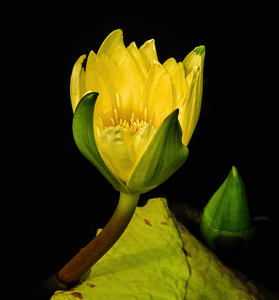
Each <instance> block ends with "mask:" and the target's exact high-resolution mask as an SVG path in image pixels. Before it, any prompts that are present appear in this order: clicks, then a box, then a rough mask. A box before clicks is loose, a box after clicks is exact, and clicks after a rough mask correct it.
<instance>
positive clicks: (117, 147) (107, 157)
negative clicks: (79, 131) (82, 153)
mask: <svg viewBox="0 0 279 300" xmlns="http://www.w3.org/2000/svg"><path fill="white" fill-rule="evenodd" d="M97 145H98V150H99V153H100V155H101V157H102V159H103V161H104V163H105V164H106V165H107V166H108V168H109V169H110V170H111V172H112V173H113V174H114V175H115V176H116V177H117V178H119V179H120V180H121V181H122V182H123V183H124V184H126V183H127V181H128V179H129V177H130V175H131V172H132V170H133V168H134V164H133V162H132V160H131V158H130V156H129V153H128V150H127V147H126V144H125V141H124V137H123V127H122V126H119V125H118V126H116V127H110V128H107V129H106V130H104V131H103V132H102V133H101V135H100V137H99V139H98V142H97Z"/></svg>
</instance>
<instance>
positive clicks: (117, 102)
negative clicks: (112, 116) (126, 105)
mask: <svg viewBox="0 0 279 300" xmlns="http://www.w3.org/2000/svg"><path fill="white" fill-rule="evenodd" d="M116 105H117V107H118V109H119V108H120V101H119V95H118V94H116Z"/></svg>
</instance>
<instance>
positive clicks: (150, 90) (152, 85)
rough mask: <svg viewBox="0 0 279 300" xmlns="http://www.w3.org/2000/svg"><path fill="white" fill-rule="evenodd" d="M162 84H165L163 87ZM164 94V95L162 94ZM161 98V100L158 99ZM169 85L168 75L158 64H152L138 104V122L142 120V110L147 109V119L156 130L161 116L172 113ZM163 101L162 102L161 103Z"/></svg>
mask: <svg viewBox="0 0 279 300" xmlns="http://www.w3.org/2000/svg"><path fill="white" fill-rule="evenodd" d="M164 84H166V85H165V86H164ZM164 93H165V94H164ZM161 96H162V99H161V98H160V97H161ZM170 97H171V85H170V80H169V75H168V74H167V72H166V71H165V69H164V68H163V67H162V65H160V64H159V63H155V64H153V66H152V68H151V70H150V72H149V73H148V76H147V79H146V82H145V85H144V88H143V92H142V99H141V104H140V117H139V119H140V120H144V110H145V108H147V119H146V120H144V121H147V122H149V121H150V120H151V121H152V122H153V123H152V124H153V126H155V128H157V129H158V127H159V126H158V125H160V124H161V121H162V114H163V113H164V112H165V116H167V115H168V114H169V113H170V112H171V111H172V103H171V102H172V99H170ZM162 100H164V101H162Z"/></svg>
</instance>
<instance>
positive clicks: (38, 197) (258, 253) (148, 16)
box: [2, 1, 279, 293]
mask: <svg viewBox="0 0 279 300" xmlns="http://www.w3.org/2000/svg"><path fill="white" fill-rule="evenodd" d="M181 4H182V5H181ZM36 5H37V6H36ZM36 5H35V6H34V4H33V5H30V6H26V3H25V4H24V5H22V6H16V7H7V8H5V10H4V11H5V12H7V14H8V16H9V18H8V21H6V22H5V23H4V24H3V26H2V30H3V35H2V38H3V39H4V40H5V45H6V46H5V47H3V49H2V50H4V54H3V56H2V75H4V79H3V80H2V85H3V88H2V89H3V90H2V91H3V94H2V95H4V92H5V91H6V92H7V93H6V94H5V95H6V96H5V98H4V99H3V100H2V101H3V102H2V103H3V106H2V115H3V116H4V117H5V118H3V119H4V120H5V124H4V128H3V129H2V130H3V135H2V138H3V145H5V146H4V148H5V150H6V151H7V154H5V155H3V157H2V161H3V163H5V162H6V163H7V165H8V169H7V170H6V169H5V168H4V170H5V175H6V176H5V181H4V190H6V189H8V193H5V194H4V193H3V195H5V196H4V197H3V198H4V200H3V201H4V202H5V203H7V204H8V206H7V208H6V209H5V210H3V213H2V214H3V216H6V214H7V215H8V216H7V217H8V220H9V221H8V222H7V221H5V222H4V227H3V228H5V229H3V232H4V233H5V239H4V242H5V249H6V250H7V253H8V256H7V257H8V259H9V261H10V264H11V267H10V270H9V271H10V273H9V275H8V278H9V280H8V284H9V285H11V286H13V290H14V291H15V293H18V292H20V291H23V290H25V289H26V288H27V287H30V286H32V285H34V284H36V283H37V282H40V281H42V280H43V279H45V278H46V277H47V276H49V275H51V274H53V273H54V272H56V271H58V270H59V269H60V268H61V267H62V266H63V265H64V264H65V263H66V262H67V261H68V260H69V259H70V258H71V257H72V256H73V255H74V254H75V253H76V252H78V251H79V249H80V248H82V247H83V246H84V245H86V244H87V242H89V241H90V240H91V238H92V237H93V236H94V234H95V230H96V228H97V227H104V226H105V224H106V222H107V221H108V220H109V218H110V216H111V215H112V213H113V211H114V208H115V207H116V205H117V201H118V196H119V195H118V192H117V191H115V190H114V189H113V188H112V187H111V186H110V184H109V183H107V182H106V180H105V179H104V178H103V177H102V176H101V175H100V174H99V173H98V172H97V170H96V169H95V168H94V167H93V166H92V165H91V164H90V163H89V162H88V161H87V160H86V159H85V158H84V157H83V156H82V155H81V154H80V153H79V151H78V149H77V148H76V146H75V143H74V141H73V137H72V131H71V123H72V109H71V104H70V97H69V82H70V75H71V70H72V67H73V65H74V63H75V62H76V60H77V59H78V57H79V56H80V55H82V54H88V53H89V51H90V50H94V51H95V52H97V50H98V48H99V46H100V45H101V43H102V41H103V40H104V39H105V37H106V36H107V35H108V34H109V33H110V32H111V31H113V30H115V29H118V28H121V29H123V31H124V42H125V45H126V46H128V45H129V44H130V43H131V42H133V41H135V42H136V43H137V45H138V47H139V46H141V45H142V44H143V43H144V42H145V41H146V40H148V39H151V38H154V39H155V41H156V48H157V53H158V58H159V60H160V62H162V63H163V62H164V61H165V60H166V59H168V58H169V57H174V58H175V59H176V60H177V61H182V60H183V59H184V58H185V56H186V55H187V54H188V53H189V52H190V51H191V50H193V49H194V48H195V47H196V46H199V45H205V47H206V57H205V66H204V93H203V104H202V110H201V115H200V119H199V123H198V125H197V128H196V130H195V132H194V135H193V137H192V139H191V141H190V143H189V146H188V148H189V151H190V155H189V158H188V160H187V161H186V163H185V164H184V165H183V167H181V168H180V169H179V170H178V171H177V172H176V173H175V174H174V175H173V176H172V177H171V178H170V179H169V180H168V181H166V182H165V183H164V184H162V185H161V186H159V187H158V188H156V189H154V190H153V191H150V192H149V193H148V194H147V196H148V197H149V196H150V197H152V196H153V195H158V194H164V195H166V196H167V197H168V199H169V202H174V201H181V202H183V201H186V202H188V203H190V204H191V205H192V206H194V207H196V208H199V209H201V208H202V207H204V206H205V205H206V203H207V201H208V200H209V199H210V197H211V196H212V195H213V193H214V192H215V191H216V190H217V188H218V187H219V186H220V185H221V184H222V182H223V181H224V180H225V178H226V176H227V175H228V173H229V171H230V169H231V167H232V166H235V167H237V168H238V170H239V171H240V174H241V176H242V179H243V181H244V183H245V185H246V188H247V193H248V197H249V202H250V205H251V206H252V209H253V211H254V215H255V216H268V217H269V218H270V221H269V223H267V224H263V225H261V226H260V227H259V228H257V233H256V237H255V238H254V240H253V241H252V242H251V244H250V245H249V246H248V247H247V248H246V249H245V250H244V251H243V253H242V255H241V256H240V257H239V258H238V260H237V261H236V262H235V263H234V264H233V265H232V267H233V268H235V269H237V270H239V271H241V272H243V273H245V274H246V275H248V276H249V277H251V278H253V279H255V280H257V281H258V282H260V283H262V284H264V285H266V286H267V287H271V288H273V289H277V280H276V279H277V278H276V275H274V270H276V269H278V267H279V264H278V257H277V253H278V250H279V246H278V243H277V240H278V218H277V215H278V211H277V203H278V194H277V185H278V183H277V181H278V160H277V148H278V146H277V144H276V143H277V137H278V134H277V129H278V125H277V114H276V110H278V108H277V103H276V102H277V99H278V97H277V96H276V94H275V87H276V85H275V84H274V83H273V79H274V78H275V77H274V73H273V72H274V70H275V64H276V52H277V49H276V47H275V46H273V43H274V36H275V35H274V34H275V33H274V32H273V31H274V26H273V25H274V24H272V20H273V19H272V12H273V10H274V7H273V8H272V6H268V9H263V7H261V6H260V5H259V6H255V5H256V4H255V3H253V6H250V7H249V9H248V8H247V9H245V7H242V6H236V4H235V2H233V4H232V3H231V2H229V1H220V2H218V1H216V2H213V3H210V4H206V5H204V4H203V3H202V2H193V1H191V3H190V2H183V3H181V2H173V3H165V4H163V2H161V4H156V5H155V4H154V5H152V4H151V3H147V4H144V3H142V2H141V3H131V2H130V3H128V4H127V3H126V4H125V3H122V4H120V3H114V4H113V5H111V4H109V3H102V4H94V3H92V2H90V3H89V2H88V3H86V2H85V3H81V2H78V3H76V5H73V6H72V7H69V6H68V4H67V6H63V7H62V6H57V5H53V6H50V5H49V4H48V3H46V2H38V3H37V4H36ZM266 18H268V21H267V19H266ZM264 20H265V21H264ZM6 105H7V106H8V107H7V108H6ZM6 234H7V235H6Z"/></svg>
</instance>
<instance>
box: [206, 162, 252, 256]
mask: <svg viewBox="0 0 279 300" xmlns="http://www.w3.org/2000/svg"><path fill="white" fill-rule="evenodd" d="M200 230H201V234H202V236H203V238H204V240H205V242H206V243H207V245H208V246H209V247H210V248H211V249H212V250H214V251H215V252H216V253H217V255H218V256H219V257H220V258H222V259H223V260H225V261H231V260H233V259H234V258H235V257H236V256H237V255H238V254H239V253H240V251H241V250H242V249H243V248H244V247H245V246H246V245H247V244H248V243H249V242H250V240H251V239H252V237H253V236H254V233H255V228H254V225H253V219H252V217H251V216H250V211H249V208H248V202H247V193H246V189H245V186H244V183H243V181H242V179H241V177H240V174H239V172H238V170H237V168H235V167H232V170H231V171H230V173H229V175H228V177H227V178H226V180H225V181H224V183H223V184H222V185H221V187H220V188H219V189H218V190H217V191H216V192H215V194H214V195H213V196H212V197H211V199H210V200H209V202H208V204H207V205H206V207H205V208H204V209H203V210H202V212H201V216H200Z"/></svg>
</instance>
